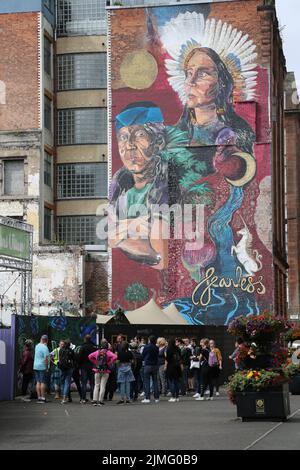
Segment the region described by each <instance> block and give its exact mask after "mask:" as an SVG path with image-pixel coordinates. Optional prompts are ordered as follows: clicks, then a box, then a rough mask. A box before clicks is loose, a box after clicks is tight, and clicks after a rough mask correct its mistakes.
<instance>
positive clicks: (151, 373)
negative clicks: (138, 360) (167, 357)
mask: <svg viewBox="0 0 300 470" xmlns="http://www.w3.org/2000/svg"><path fill="white" fill-rule="evenodd" d="M158 354H159V349H158V347H157V346H156V338H155V336H150V337H149V343H148V344H147V345H146V346H145V347H144V349H143V353H142V357H143V362H144V389H145V395H146V396H145V398H144V400H142V403H150V378H151V377H152V382H153V391H154V400H155V403H158V402H159V389H158Z"/></svg>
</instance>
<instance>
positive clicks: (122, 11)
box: [108, 0, 288, 325]
mask: <svg viewBox="0 0 300 470" xmlns="http://www.w3.org/2000/svg"><path fill="white" fill-rule="evenodd" d="M108 18H109V20H108V22H109V44H110V47H109V51H110V55H109V73H110V77H111V80H110V82H109V102H110V103H111V107H110V122H111V139H110V164H111V165H110V166H111V174H110V177H111V180H112V188H114V187H115V186H117V187H118V191H119V188H120V187H121V189H122V191H123V192H122V198H124V199H125V200H126V204H127V207H129V209H130V207H131V206H130V204H132V201H135V200H137V199H138V200H139V201H141V200H143V201H145V207H146V208H147V207H149V204H150V201H153V199H154V200H155V201H156V202H157V201H162V200H163V201H166V200H168V201H170V200H172V201H174V200H175V201H176V202H177V203H180V204H182V201H185V200H186V199H185V198H187V199H188V201H189V202H192V203H195V204H199V200H201V201H202V202H201V203H200V204H202V207H204V209H203V211H204V212H203V224H202V225H201V232H203V233H204V235H203V237H204V240H202V241H201V243H202V244H201V243H200V242H199V244H198V245H196V247H195V248H193V249H190V248H188V247H187V245H188V243H187V242H186V241H185V240H184V236H183V237H181V239H180V242H178V241H177V240H175V239H174V240H171V241H170V240H168V245H167V244H166V243H164V240H163V238H161V239H160V240H159V242H158V241H157V239H153V240H151V233H152V232H150V234H149V240H148V241H147V242H145V243H144V242H143V241H141V242H140V243H135V240H134V239H132V240H130V241H128V240H124V241H122V240H121V242H120V241H119V240H117V243H115V242H114V240H112V243H111V246H112V289H111V292H112V301H113V302H116V301H117V300H118V301H119V302H121V303H122V305H123V306H124V307H125V308H127V309H128V308H132V307H131V305H130V296H129V295H127V294H128V293H129V292H131V291H132V290H133V289H134V288H136V289H137V286H136V282H137V280H138V283H139V286H138V287H139V292H142V293H143V302H144V303H146V301H147V300H148V299H149V298H151V297H152V298H154V299H155V300H156V302H157V303H158V304H159V305H160V306H161V307H164V306H165V305H169V304H170V303H174V304H175V306H176V308H177V309H178V310H179V311H180V312H181V313H182V315H183V316H184V317H185V319H187V320H188V321H189V322H191V323H194V324H199V323H200V324H215V325H221V324H228V322H229V321H230V319H232V318H233V317H234V316H237V315H242V314H247V313H249V314H251V313H258V312H262V311H264V310H270V311H272V312H274V313H276V314H281V315H286V314H287V308H286V307H287V298H286V279H287V268H288V264H287V259H286V256H287V255H286V238H285V179H284V174H285V173H284V172H285V161H284V127H283V122H284V93H283V90H284V80H285V74H286V68H285V58H284V54H283V50H282V41H281V37H280V31H279V27H278V20H277V16H276V9H275V2H272V1H264V0H240V1H222V2H217V1H216V2H205V1H203V2H195V3H192V2H191V3H190V4H189V5H187V4H181V3H180V2H178V4H172V5H165V6H163V7H161V8H156V6H155V4H154V5H151V6H147V8H143V7H140V8H139V7H136V8H134V6H133V7H132V8H130V9H128V7H126V5H124V6H113V5H112V6H111V7H110V8H109V16H108ZM203 64H206V67H205V66H204V65H203ZM197 67H198V68H197ZM202 69H203V71H202V72H201V77H198V78H196V77H195V76H194V73H196V72H195V70H197V71H198V70H202ZM143 71H144V75H143ZM197 73H198V72H197ZM199 73H200V72H199ZM189 76H190V77H192V78H190V79H189ZM211 76H213V78H211ZM226 77H227V78H226ZM228 77H230V78H228ZM209 78H210V80H211V82H213V79H214V80H215V82H216V83H215V88H213V86H212V84H211V85H209V83H211V82H209ZM206 80H207V82H206ZM228 80H229V82H230V83H229V82H228ZM206 87H207V88H206ZM209 87H211V88H209ZM207 89H209V92H208V91H207ZM222 89H225V90H226V93H227V94H224V93H223V92H222ZM195 90H196V91H195ZM205 93H207V95H208V96H206V95H205ZM196 97H197V98H196ZM196 101H197V103H196ZM143 103H146V104H143ZM149 103H150V104H149ZM208 103H209V104H208ZM149 107H150V108H151V111H147V109H148V108H149ZM140 108H142V110H143V113H145V116H146V117H145V118H144V119H147V116H148V119H150V117H149V116H150V115H151V116H152V114H151V113H152V112H153V113H154V114H155V115H156V118H157V120H158V123H159V124H160V125H162V124H161V123H163V125H164V126H165V128H166V129H167V131H168V129H169V127H172V128H173V131H174V132H175V131H176V130H177V131H178V130H180V131H182V132H186V133H187V134H186V135H185V138H186V141H185V144H182V145H181V146H180V144H178V140H177V141H175V140H174V142H173V141H171V144H170V145H174V146H176V145H177V146H178V147H185V151H186V152H187V153H186V156H185V160H184V156H183V151H182V154H181V156H180V158H177V157H176V156H174V155H173V154H172V153H171V152H170V155H168V157H166V156H165V155H166V154H165V153H162V155H161V157H160V158H161V164H162V167H163V166H164V165H165V161H166V160H167V161H168V164H167V170H158V172H159V171H161V172H162V173H163V172H164V171H165V172H167V174H168V175H170V174H173V175H174V174H175V175H176V176H173V177H170V178H169V177H168V184H167V185H165V187H164V186H163V184H162V183H161V186H160V188H157V186H156V185H158V184H159V183H158V181H163V180H164V176H163V175H161V174H159V173H156V170H155V169H153V170H152V171H153V174H154V175H155V176H153V180H151V182H152V184H153V186H149V182H148V183H145V185H144V186H143V183H142V182H141V181H140V180H137V179H136V178H135V177H134V176H133V179H132V180H131V181H130V182H128V186H129V189H128V187H125V185H124V184H123V181H121V178H120V175H123V174H125V175H128V180H129V179H130V178H129V173H131V170H130V165H128V164H127V163H126V159H125V157H124V155H125V154H122V158H120V157H119V155H118V148H119V152H120V155H121V150H120V149H122V139H125V140H126V136H127V134H126V132H128V133H129V134H130V132H131V130H130V123H131V122H134V123H135V125H137V124H141V125H144V124H145V123H143V119H142V118H141V117H139V114H138V113H139V112H141V111H140ZM157 108H159V110H157ZM208 110H209V111H208ZM148 113H149V115H148ZM143 116H144V115H143ZM126 123H127V127H126ZM147 125H148V124H147V121H146V124H145V129H146V132H147ZM127 128H128V129H129V130H128V129H127ZM174 128H175V130H174ZM120 129H121V130H120ZM122 129H124V130H122ZM241 129H243V138H241V139H240V137H239V136H240V132H241ZM223 132H229V134H230V135H231V136H232V137H231V139H230V138H229V137H228V138H227V139H225V138H223V137H222V135H223V134H222V133H223ZM123 133H124V137H123ZM216 136H217V137H216ZM179 137H180V136H179V134H178V139H179ZM128 138H129V137H128ZM132 138H133V137H132ZM149 138H150V137H149ZM233 142H234V147H233V148H230V145H232V143H233ZM180 150H181V149H180V148H178V149H177V151H178V152H179V151H180ZM123 151H124V152H125V147H124V150H123ZM163 152H166V153H167V154H168V148H167V147H166V148H164V150H163ZM223 152H224V155H225V154H226V158H225V157H224V160H222V163H220V161H219V160H218V157H217V156H216V155H219V153H223ZM231 152H233V153H231ZM235 152H237V153H235ZM236 157H237V158H238V159H240V161H239V162H238V161H237V160H235V163H233V160H231V159H235V158H236ZM153 158H154V157H153ZM193 159H194V160H193ZM124 160H125V163H124ZM154 160H155V159H154ZM216 160H218V163H217V161H216ZM241 160H243V161H241ZM186 161H188V165H185V163H186ZM230 161H231V163H230ZM169 162H171V163H170V164H169ZM193 162H194V163H193ZM199 162H200V165H199ZM225 162H226V163H225ZM223 164H224V165H225V166H226V169H225V167H224V168H223V169H222V165H223ZM231 164H232V173H230V170H229V167H230V165H231ZM174 168H175V169H174ZM233 168H235V170H233ZM237 168H239V169H237ZM170 172H171V173H170ZM172 172H173V173H172ZM224 175H225V178H224ZM141 178H142V177H141ZM195 182H196V185H194V183H195ZM118 185H119V186H118ZM147 185H148V186H147ZM201 185H202V190H203V192H206V191H207V192H206V195H208V199H205V198H203V197H202V198H201V196H199V191H200V186H201ZM141 187H142V188H144V193H143V194H141ZM151 188H155V191H154V190H153V192H152V189H151ZM237 188H238V189H237ZM194 191H198V193H197V197H196V196H195V195H193V194H191V193H193V192H194ZM187 193H188V194H187ZM170 195H171V196H170ZM202 195H203V193H202ZM126 198H127V199H126ZM119 199H120V197H119V193H118V192H117V191H115V192H112V196H111V200H112V203H113V207H115V206H116V207H117V204H118V203H119ZM122 203H123V199H122ZM124 204H125V203H124ZM152 204H153V203H152ZM169 204H170V205H171V204H173V203H170V202H169ZM183 204H184V203H183ZM122 207H123V206H122ZM146 210H147V209H146ZM156 214H157V212H156ZM122 218H124V219H126V216H123V214H121V216H120V219H122ZM136 218H137V219H138V216H137V217H136ZM161 220H163V219H161ZM157 224H158V225H159V224H161V225H163V222H156V221H155V219H154V222H153V223H152V226H151V227H152V228H153V227H154V226H157ZM120 225H121V224H120ZM196 225H197V224H196ZM240 249H241V250H243V256H240V255H239V254H237V255H235V254H236V253H237V250H240ZM189 251H191V253H189ZM255 254H256V259H255ZM259 260H260V261H261V262H259ZM249 263H251V266H252V267H253V270H252V269H250V264H249ZM241 279H242V281H241ZM240 281H241V282H242V285H241V284H239V282H240ZM248 282H250V284H251V283H252V282H253V283H254V285H253V287H252V286H250V287H249V288H248V287H247V283H248ZM146 293H147V295H148V298H147V295H146Z"/></svg>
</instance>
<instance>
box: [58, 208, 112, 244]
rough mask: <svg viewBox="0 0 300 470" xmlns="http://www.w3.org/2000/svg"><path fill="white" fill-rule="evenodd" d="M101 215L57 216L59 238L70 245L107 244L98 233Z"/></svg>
mask: <svg viewBox="0 0 300 470" xmlns="http://www.w3.org/2000/svg"><path fill="white" fill-rule="evenodd" d="M100 220H101V217H97V216H94V215H80V216H65V217H58V218H57V229H58V238H59V240H60V241H64V242H65V243H68V244H70V245H100V244H101V245H103V244H105V245H106V240H105V241H101V240H99V238H98V237H97V235H96V227H97V223H98V222H99V221H100Z"/></svg>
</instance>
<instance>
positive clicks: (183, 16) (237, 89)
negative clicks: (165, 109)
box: [159, 12, 257, 104]
mask: <svg viewBox="0 0 300 470" xmlns="http://www.w3.org/2000/svg"><path fill="white" fill-rule="evenodd" d="M159 33H160V38H161V42H162V44H163V46H164V48H165V49H166V51H167V52H168V54H169V55H170V56H171V57H172V59H166V61H165V64H166V69H167V73H168V75H169V76H170V78H169V83H170V85H171V86H172V88H173V89H174V90H175V91H176V92H177V93H178V94H179V97H180V99H181V101H182V102H183V103H184V104H185V102H186V96H185V91H184V82H185V67H184V65H185V60H186V58H187V57H188V55H189V54H190V52H191V51H192V50H193V49H197V48H200V47H201V48H203V47H204V48H205V47H207V48H210V49H213V50H214V51H215V52H216V53H217V54H218V55H219V56H220V58H221V60H222V61H223V62H224V64H225V65H226V67H227V69H228V71H229V72H230V73H231V76H232V78H233V80H234V100H235V101H249V100H252V99H254V98H255V88H256V81H257V72H256V71H255V70H254V69H255V67H256V65H257V64H256V62H255V61H256V58H257V54H256V52H255V49H256V45H255V44H254V43H253V41H252V40H251V39H249V35H248V34H243V33H242V32H241V31H238V30H237V29H236V28H233V27H232V26H231V25H230V24H227V23H223V22H222V21H221V20H219V21H216V20H215V19H209V20H205V18H204V16H203V15H202V14H201V13H196V12H186V13H180V14H179V15H178V16H177V17H176V18H172V19H171V20H170V21H168V23H166V24H165V25H164V26H162V27H161V28H159Z"/></svg>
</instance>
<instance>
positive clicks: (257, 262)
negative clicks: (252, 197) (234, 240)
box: [231, 216, 262, 277]
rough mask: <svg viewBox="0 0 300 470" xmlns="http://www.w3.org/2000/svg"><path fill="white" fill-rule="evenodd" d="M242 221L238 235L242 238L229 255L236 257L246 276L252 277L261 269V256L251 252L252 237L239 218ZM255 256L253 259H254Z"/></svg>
mask: <svg viewBox="0 0 300 470" xmlns="http://www.w3.org/2000/svg"><path fill="white" fill-rule="evenodd" d="M240 218H241V219H242V221H243V224H244V228H242V229H241V230H239V231H238V232H237V233H238V235H242V238H241V239H240V241H239V242H238V244H237V245H235V246H234V245H233V246H232V247H231V255H232V256H233V255H234V254H235V255H236V256H237V259H238V260H239V262H240V263H241V264H242V265H243V266H244V269H245V271H246V273H247V274H246V276H247V277H248V276H253V275H254V274H255V273H257V272H258V271H260V270H261V269H262V262H261V258H262V255H260V254H259V253H258V251H257V250H252V235H251V233H250V231H249V229H248V227H247V225H246V224H245V221H244V219H243V218H242V217H241V216H240ZM254 255H255V257H254Z"/></svg>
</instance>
